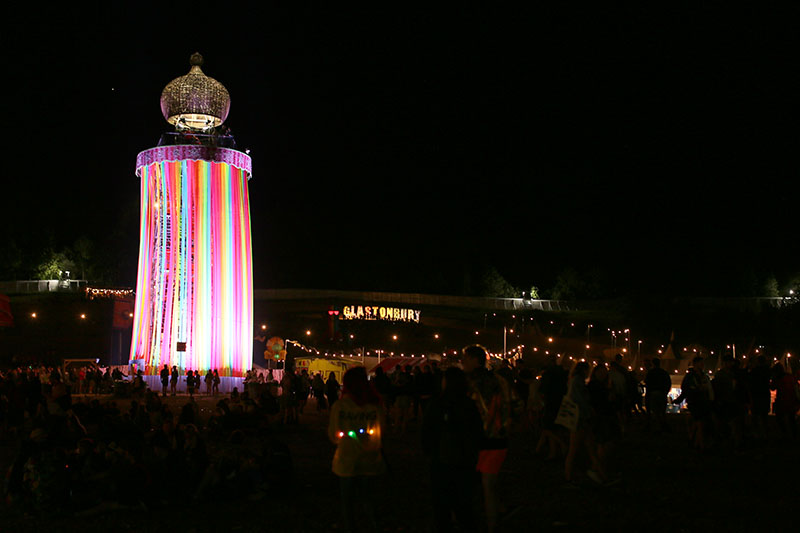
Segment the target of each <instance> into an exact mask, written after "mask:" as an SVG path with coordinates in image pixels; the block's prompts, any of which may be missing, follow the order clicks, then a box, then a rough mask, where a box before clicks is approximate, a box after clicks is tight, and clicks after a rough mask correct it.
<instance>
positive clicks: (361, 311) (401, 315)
mask: <svg viewBox="0 0 800 533" xmlns="http://www.w3.org/2000/svg"><path fill="white" fill-rule="evenodd" d="M420 315H421V313H420V311H419V310H417V309H402V308H399V307H382V306H370V305H345V306H344V307H342V315H341V316H342V318H343V319H344V320H388V321H391V322H415V323H417V324H419V317H420Z"/></svg>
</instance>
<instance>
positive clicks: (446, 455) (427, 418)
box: [421, 366, 483, 531]
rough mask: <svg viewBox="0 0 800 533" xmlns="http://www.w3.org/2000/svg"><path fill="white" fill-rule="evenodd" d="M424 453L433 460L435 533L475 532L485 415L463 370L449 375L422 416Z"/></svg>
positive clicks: (431, 471)
mask: <svg viewBox="0 0 800 533" xmlns="http://www.w3.org/2000/svg"><path fill="white" fill-rule="evenodd" d="M421 433H422V449H423V451H424V452H425V454H426V455H427V456H428V458H429V459H430V476H431V498H432V503H433V512H434V520H435V525H436V531H450V530H452V527H453V524H452V523H451V521H452V518H451V516H452V517H455V520H456V525H457V526H458V530H459V531H475V529H476V528H475V520H474V517H473V511H472V491H473V484H474V476H475V465H476V464H477V462H478V453H479V450H480V444H481V440H482V438H483V425H482V421H481V415H480V413H479V412H478V408H477V407H476V405H475V402H474V401H473V400H472V398H470V396H469V387H468V385H467V377H466V375H465V374H464V371H463V370H461V369H460V368H458V367H455V366H451V367H450V368H448V369H447V370H446V371H445V372H444V379H443V380H442V392H441V393H440V395H437V396H434V397H433V398H432V399H431V401H430V404H429V406H428V408H427V409H426V410H425V411H424V412H423V418H422V431H421Z"/></svg>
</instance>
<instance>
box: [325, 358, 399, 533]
mask: <svg viewBox="0 0 800 533" xmlns="http://www.w3.org/2000/svg"><path fill="white" fill-rule="evenodd" d="M342 385H343V393H342V398H341V399H340V400H339V401H337V402H336V403H335V404H333V406H332V407H331V415H330V420H329V423H328V438H329V439H330V441H331V442H332V443H333V444H334V445H335V446H336V452H335V454H334V456H333V465H332V470H333V473H334V474H336V475H337V476H338V477H339V484H340V488H341V495H342V514H343V517H344V522H345V529H346V530H347V531H353V530H355V529H356V524H357V523H363V524H364V525H366V526H367V527H369V528H371V529H372V530H377V519H376V513H375V503H376V499H375V495H376V490H375V486H374V484H375V479H376V478H377V476H380V475H381V474H384V473H385V472H386V462H385V461H384V459H383V446H382V441H381V437H382V435H383V430H384V428H385V427H386V413H385V410H384V407H383V403H382V401H381V398H380V396H379V395H378V393H377V392H376V391H375V390H374V388H373V387H372V385H371V384H370V383H369V382H368V381H367V372H366V370H365V369H364V367H355V368H351V369H350V370H348V371H347V372H346V373H345V375H344V378H343V379H342ZM356 502H360V503H361V504H362V509H361V512H359V513H357V512H356Z"/></svg>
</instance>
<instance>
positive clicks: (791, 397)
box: [770, 363, 800, 440]
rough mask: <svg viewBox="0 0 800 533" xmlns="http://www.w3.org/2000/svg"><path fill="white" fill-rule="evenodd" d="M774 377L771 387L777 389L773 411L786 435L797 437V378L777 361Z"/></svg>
mask: <svg viewBox="0 0 800 533" xmlns="http://www.w3.org/2000/svg"><path fill="white" fill-rule="evenodd" d="M772 372H773V377H772V383H771V384H770V388H771V389H772V390H774V391H775V403H774V404H773V405H772V412H773V413H774V414H775V421H776V422H777V423H778V428H780V430H781V433H782V434H783V436H784V437H786V438H789V439H791V440H796V439H797V421H796V416H797V410H798V409H800V399H798V397H797V394H798V392H797V380H795V378H794V376H793V375H792V374H790V373H789V372H786V371H785V370H784V369H783V365H782V364H780V363H775V366H773V367H772Z"/></svg>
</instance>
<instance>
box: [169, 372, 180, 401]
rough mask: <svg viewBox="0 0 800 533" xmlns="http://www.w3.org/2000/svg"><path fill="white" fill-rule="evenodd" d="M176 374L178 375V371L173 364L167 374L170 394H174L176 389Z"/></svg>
mask: <svg viewBox="0 0 800 533" xmlns="http://www.w3.org/2000/svg"><path fill="white" fill-rule="evenodd" d="M178 376H180V374H179V373H178V367H177V366H173V367H172V372H171V373H170V375H169V391H170V394H171V395H172V396H175V394H177V391H178Z"/></svg>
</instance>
